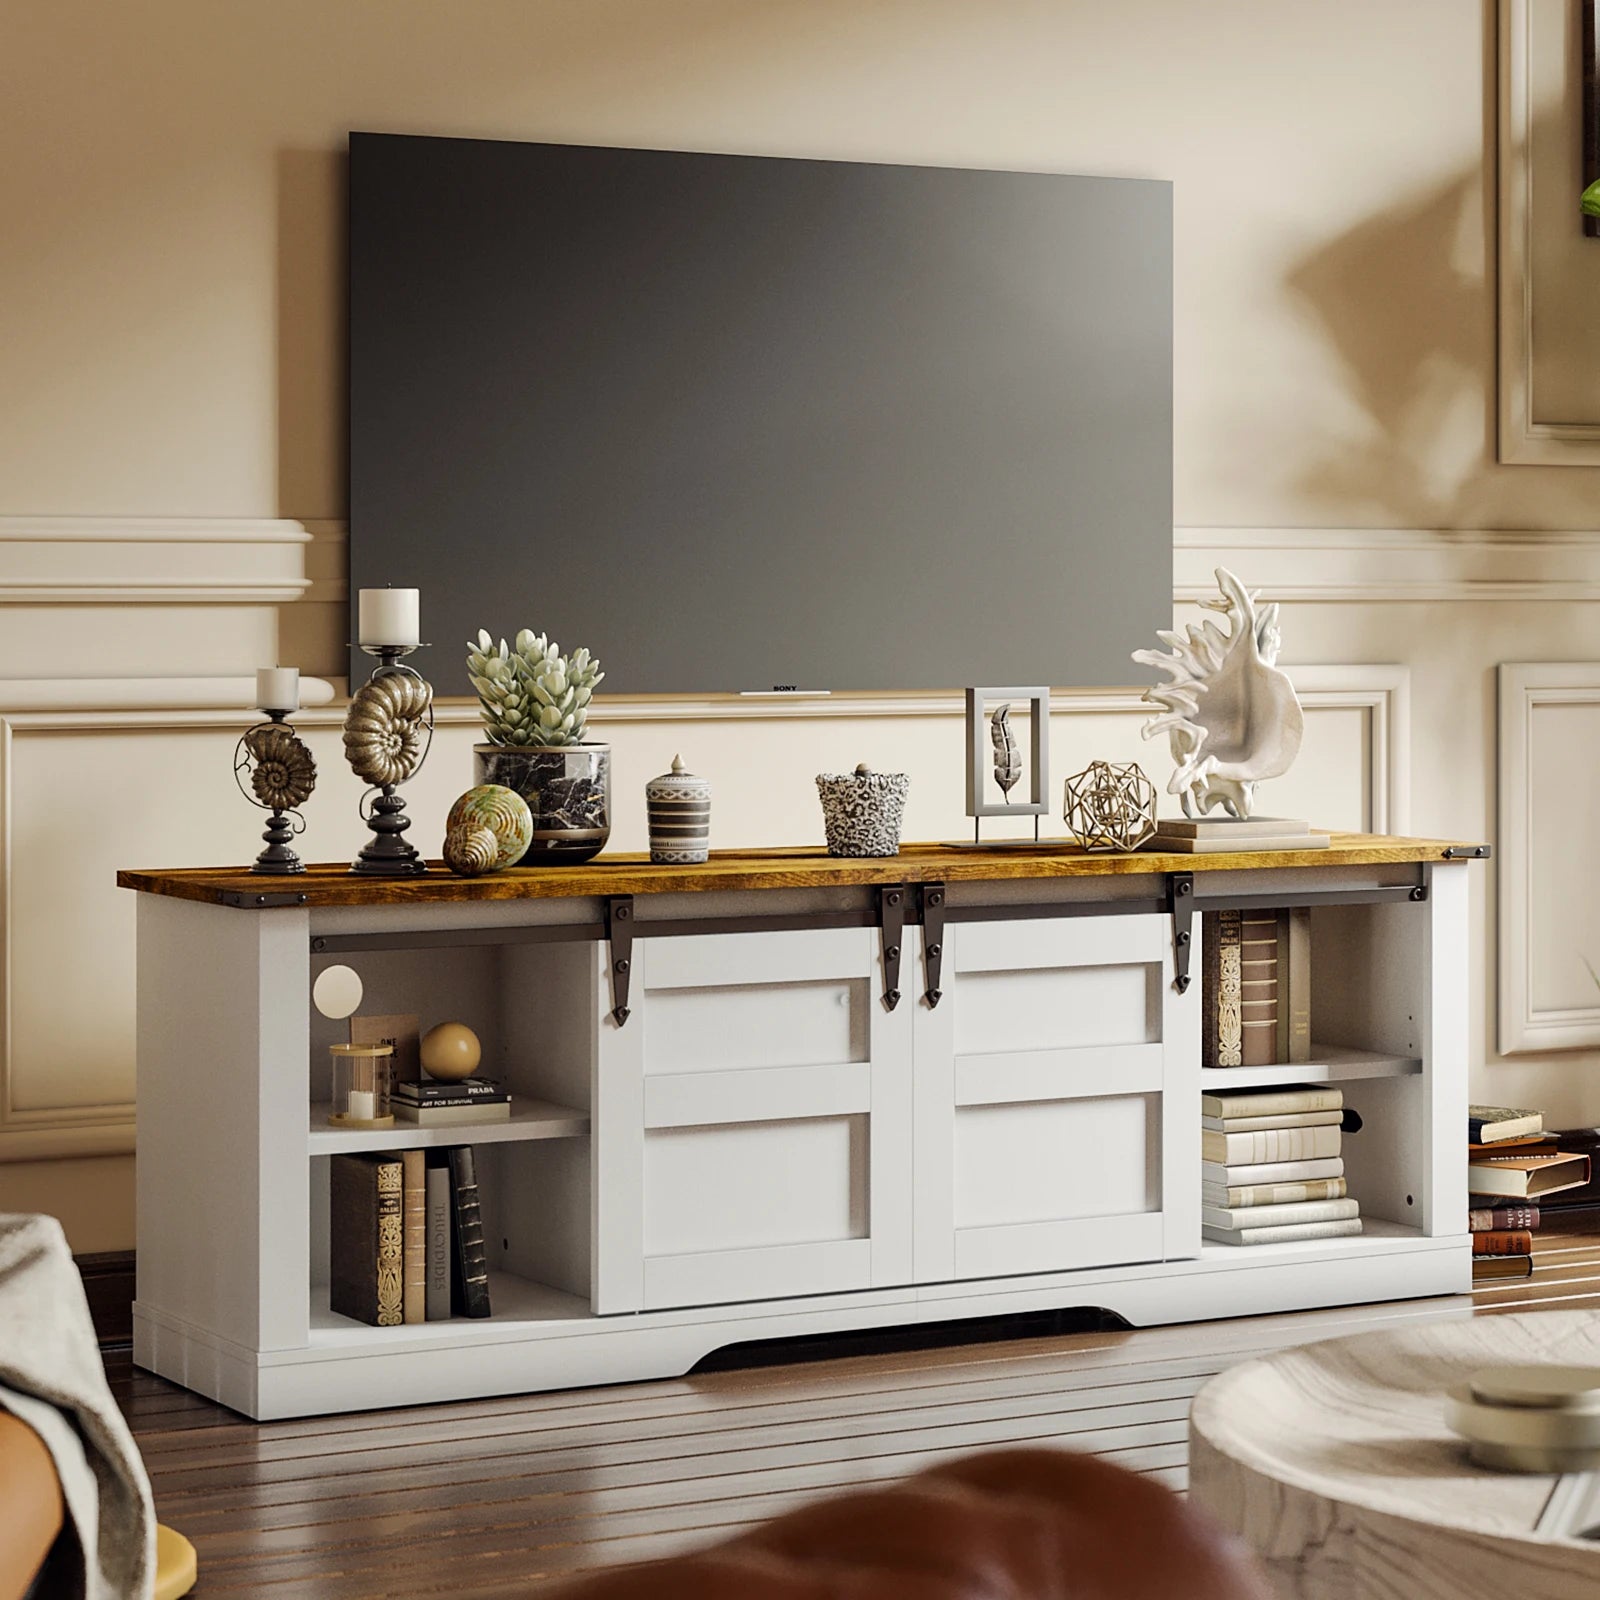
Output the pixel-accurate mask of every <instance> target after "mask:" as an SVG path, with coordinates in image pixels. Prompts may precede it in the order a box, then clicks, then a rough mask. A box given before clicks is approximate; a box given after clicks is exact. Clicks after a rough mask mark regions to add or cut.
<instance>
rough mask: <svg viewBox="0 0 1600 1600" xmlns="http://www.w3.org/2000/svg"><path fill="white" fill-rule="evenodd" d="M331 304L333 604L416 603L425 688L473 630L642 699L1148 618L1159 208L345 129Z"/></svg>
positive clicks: (1165, 289)
mask: <svg viewBox="0 0 1600 1600" xmlns="http://www.w3.org/2000/svg"><path fill="white" fill-rule="evenodd" d="M349 310H350V552H351V579H352V582H351V590H352V594H351V604H352V615H353V611H354V604H355V591H356V590H358V589H360V588H362V587H375V586H382V585H384V584H394V585H396V586H406V587H416V588H419V589H420V590H421V591H422V628H423V637H424V638H425V639H427V640H429V641H431V642H432V644H433V645H434V648H433V649H432V650H430V651H427V652H425V653H424V655H423V656H422V657H421V658H419V661H418V664H419V665H421V666H423V668H424V670H425V671H426V673H427V674H428V676H429V677H430V678H432V680H433V681H434V682H435V684H436V685H437V686H438V687H439V688H440V690H441V692H443V693H455V694H465V693H469V692H470V689H469V686H468V684H467V680H466V673H465V667H464V664H463V653H464V642H465V640H466V639H467V638H468V637H469V636H471V635H475V634H476V631H477V629H478V628H479V627H480V626H481V627H485V628H487V629H489V631H490V632H491V633H492V634H494V635H495V636H496V637H498V636H500V635H502V634H504V635H506V636H510V635H512V634H514V633H515V632H516V631H517V629H519V628H521V627H524V626H527V627H532V628H533V629H535V630H536V631H539V632H545V633H548V634H550V635H551V636H552V637H553V638H555V639H556V640H558V641H559V642H560V643H561V645H562V647H563V648H564V649H566V650H569V651H570V650H571V649H573V648H575V647H577V646H578V645H580V644H581V645H587V646H589V648H590V649H591V650H592V651H594V652H595V653H596V654H597V655H599V656H600V657H601V659H602V661H603V663H604V665H605V668H606V671H607V679H606V683H605V689H606V690H607V691H610V692H621V693H635V694H643V693H706V692H718V691H770V690H772V689H773V688H775V687H778V686H785V687H794V688H797V689H801V690H807V689H812V690H833V691H850V690H880V691H890V690H919V689H949V688H956V687H959V686H961V685H964V684H971V683H993V684H1027V683H1040V684H1051V685H1055V686H1062V687H1064V686H1074V685H1089V686H1093V685H1116V684H1129V683H1135V682H1139V681H1141V680H1142V679H1145V678H1147V674H1144V673H1142V672H1141V671H1140V670H1139V669H1137V668H1135V667H1133V666H1132V665H1131V664H1130V663H1129V661H1128V654H1129V652H1130V651H1131V650H1133V649H1135V648H1137V647H1139V646H1142V645H1145V644H1148V643H1149V642H1150V641H1151V639H1152V636H1153V634H1154V632H1155V630H1156V629H1157V628H1158V627H1165V626H1169V625H1170V622H1171V612H1172V207H1171V186H1170V185H1169V184H1166V183H1161V182H1154V181H1149V180H1138V179H1123V178H1096V177H1076V176H1067V175H1061V174H1055V173H1042V172H994V171H981V170H975V169H968V168H936V167H915V166H890V165H874V164H869V163H864V162H846V161H811V160H794V159H785V158H778V157H765V156H743V155H707V154H695V153H688V152H680V151H663V150H627V149H607V148H595V147H587V146H573V145H551V144H519V143H504V142H492V141H485V140H477V139H443V138H420V137H412V136H407V135H395V134H375V133H357V134H352V135H351V139H350V308H349ZM351 637H352V638H354V633H353V632H352V635H351ZM370 665H371V663H370V661H369V660H368V658H366V657H364V656H357V657H356V658H355V661H354V662H353V665H352V673H353V675H363V674H364V673H365V671H366V670H368V669H369V668H370Z"/></svg>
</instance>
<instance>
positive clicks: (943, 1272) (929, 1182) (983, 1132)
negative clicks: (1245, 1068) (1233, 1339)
mask: <svg viewBox="0 0 1600 1600" xmlns="http://www.w3.org/2000/svg"><path fill="white" fill-rule="evenodd" d="M1171 952H1172V925H1171V922H1170V921H1169V920H1168V919H1167V918H1166V917H1163V916H1159V915H1152V914H1145V915H1128V916H1085V917H1062V918H1055V919H1040V920H1037V921H1015V922H960V923H952V924H950V925H949V926H947V927H946V928H945V930H944V957H943V959H944V963H945V974H946V976H945V983H944V998H943V1000H942V1001H941V1003H940V1004H939V1005H938V1006H937V1007H933V1008H930V1007H929V1006H928V1004H927V1002H926V1000H925V999H923V998H922V997H920V996H919V997H918V1000H917V1006H916V1063H917V1070H916V1275H917V1280H918V1281H919V1282H937V1281H943V1280H949V1279H961V1278H980V1277H991V1276H1001V1275H1005V1274H1011V1273H1027V1272H1049V1271H1055V1270H1059V1269H1062V1268H1070V1267H1090V1266H1105V1265H1108V1264H1113V1263H1120V1262H1139V1261H1161V1260H1171V1259H1174V1258H1177V1257H1183V1256H1194V1255H1197V1254H1198V1253H1199V1248H1200V1211H1199V1208H1200V1166H1199V1160H1200V1129H1199V1118H1200V1095H1199V1072H1198V1067H1199V1051H1198V1045H1199V1033H1198V1028H1199V1023H1198V985H1195V986H1194V987H1192V988H1191V990H1190V992H1189V994H1188V995H1186V996H1179V995H1178V994H1176V993H1175V992H1174V990H1173V988H1172V953H1171Z"/></svg>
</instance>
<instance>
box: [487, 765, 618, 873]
mask: <svg viewBox="0 0 1600 1600" xmlns="http://www.w3.org/2000/svg"><path fill="white" fill-rule="evenodd" d="M472 754H473V757H474V758H475V761H476V763H477V770H478V782H479V783H499V784H504V785H505V787H506V788H508V789H514V790H515V791H516V792H517V793H518V794H520V795H521V796H522V798H523V799H524V800H526V801H527V802H528V809H529V811H531V812H532V813H533V839H532V841H531V842H530V843H529V845H528V848H527V851H526V853H525V854H524V855H523V857H522V859H521V861H520V862H519V863H518V864H519V865H520V866H524V867H540V866H552V867H554V866H572V865H573V864H574V863H576V862H580V861H589V860H591V859H592V858H593V857H595V856H597V855H599V854H600V852H601V851H602V850H603V849H605V846H606V840H607V839H609V838H610V837H611V746H610V745H608V744H563V745H504V744H477V745H474V746H473V747H472Z"/></svg>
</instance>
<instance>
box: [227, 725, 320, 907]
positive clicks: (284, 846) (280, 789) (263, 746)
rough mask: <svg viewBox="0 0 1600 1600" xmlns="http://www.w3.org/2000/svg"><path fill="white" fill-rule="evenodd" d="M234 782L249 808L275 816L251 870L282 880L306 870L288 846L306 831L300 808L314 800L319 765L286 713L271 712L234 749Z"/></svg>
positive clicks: (270, 822)
mask: <svg viewBox="0 0 1600 1600" xmlns="http://www.w3.org/2000/svg"><path fill="white" fill-rule="evenodd" d="M263 709H267V708H263ZM274 730H282V731H281V734H278V733H275V731H274ZM247 775H248V777H249V786H248V787H246V783H245V779H246V776H247ZM233 781H234V782H235V783H236V784H237V785H238V786H239V792H240V794H242V795H243V796H244V797H245V799H246V800H248V801H249V802H250V804H251V805H253V806H259V807H260V808H261V809H262V810H263V811H266V812H269V813H270V814H271V820H270V821H269V822H268V823H267V826H266V829H265V831H264V832H263V833H262V835H261V837H262V838H263V839H264V840H266V845H267V847H266V849H265V850H263V851H262V852H261V854H260V855H258V856H257V857H256V859H255V860H254V861H253V862H252V863H251V866H250V870H251V871H252V872H267V873H273V874H276V875H279V876H282V875H283V874H285V873H290V872H304V871H305V870H306V867H305V863H304V862H303V861H302V860H301V859H300V857H299V856H297V855H296V854H295V853H294V851H293V850H292V849H291V848H290V840H292V839H293V838H294V837H295V836H296V835H297V834H301V833H304V832H305V831H306V819H305V818H304V817H303V816H301V815H300V812H299V809H298V808H299V807H300V806H302V805H304V804H305V802H306V801H307V800H309V799H310V798H311V791H312V789H313V788H314V787H315V785H316V781H317V767H316V763H315V762H314V761H313V760H312V758H311V752H310V751H309V750H307V749H306V747H305V746H304V745H303V744H301V742H300V740H299V739H298V738H297V737H296V736H295V732H294V729H293V728H292V727H291V726H290V725H289V713H288V712H287V711H275V710H271V709H267V720H266V721H265V722H258V723H256V724H255V726H254V727H251V728H246V729H245V731H244V733H243V734H242V735H241V736H240V738H239V742H238V744H237V745H235V746H234V750H233Z"/></svg>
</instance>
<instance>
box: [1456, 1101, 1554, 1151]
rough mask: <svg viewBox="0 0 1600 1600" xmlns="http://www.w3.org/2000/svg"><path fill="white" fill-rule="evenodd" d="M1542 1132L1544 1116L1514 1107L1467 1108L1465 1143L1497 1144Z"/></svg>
mask: <svg viewBox="0 0 1600 1600" xmlns="http://www.w3.org/2000/svg"><path fill="white" fill-rule="evenodd" d="M1543 1132H1544V1115H1543V1113H1541V1112H1538V1111H1526V1110H1522V1109H1520V1108H1518V1107H1514V1106H1468V1107H1467V1142H1468V1143H1469V1144H1498V1143H1499V1142H1500V1141H1501V1140H1502V1139H1522V1138H1526V1137H1527V1136H1528V1135H1529V1134H1535V1133H1543Z"/></svg>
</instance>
